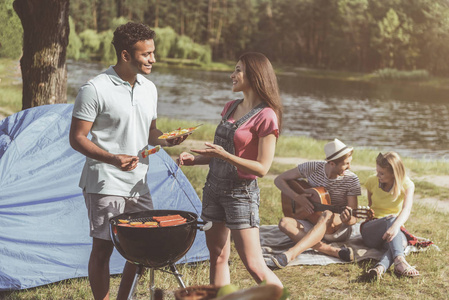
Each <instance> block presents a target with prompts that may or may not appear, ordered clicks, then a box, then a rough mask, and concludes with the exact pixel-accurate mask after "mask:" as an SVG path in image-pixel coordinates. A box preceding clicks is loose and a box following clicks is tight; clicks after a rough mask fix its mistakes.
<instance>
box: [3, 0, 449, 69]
mask: <svg viewBox="0 0 449 300" xmlns="http://www.w3.org/2000/svg"><path fill="white" fill-rule="evenodd" d="M0 2H3V3H2V4H1V5H0V26H1V28H2V31H1V32H0V43H1V45H0V58H1V57H8V58H19V57H20V55H21V51H22V48H21V47H19V46H18V43H19V42H20V40H21V36H22V26H21V23H20V20H19V18H18V17H17V15H16V13H15V12H14V9H13V8H12V2H13V0H0ZM69 15H70V35H69V45H68V49H67V58H69V59H76V60H77V59H87V60H99V61H103V62H105V63H113V62H115V53H114V50H113V47H112V45H111V43H110V41H111V37H112V34H113V30H114V29H115V28H116V27H117V26H118V25H120V24H122V23H125V22H127V21H128V20H132V21H134V22H142V23H145V24H148V25H149V26H150V27H151V28H153V29H155V30H156V33H157V38H156V45H157V56H158V58H159V59H165V58H177V59H190V60H193V61H195V62H197V63H198V64H202V65H204V64H210V63H211V62H212V61H228V60H231V61H234V60H235V59H236V58H237V57H238V56H239V55H240V54H242V53H243V52H246V51H251V50H254V51H260V52H263V53H264V54H266V55H267V56H268V57H269V58H270V60H272V61H273V62H276V63H277V64H278V65H288V66H301V67H308V68H317V69H327V70H346V71H356V72H363V73H371V72H377V74H379V75H381V76H382V75H384V76H391V75H392V74H393V75H397V74H401V72H406V73H403V74H407V75H409V76H413V77H419V78H426V77H428V76H449V60H447V57H449V1H447V0H386V1H376V0H176V1H175V0H71V1H70V12H69ZM407 72H408V73H407Z"/></svg>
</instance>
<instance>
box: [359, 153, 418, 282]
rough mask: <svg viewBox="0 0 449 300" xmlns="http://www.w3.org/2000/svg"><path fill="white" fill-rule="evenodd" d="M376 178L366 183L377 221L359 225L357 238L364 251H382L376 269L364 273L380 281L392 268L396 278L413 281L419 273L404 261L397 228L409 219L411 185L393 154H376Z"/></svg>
mask: <svg viewBox="0 0 449 300" xmlns="http://www.w3.org/2000/svg"><path fill="white" fill-rule="evenodd" d="M376 164H377V166H376V171H377V176H376V175H373V176H371V177H369V178H368V180H367V181H366V184H365V186H366V189H367V191H368V202H369V206H370V207H371V208H372V209H373V211H374V214H375V216H376V217H377V218H378V219H375V220H371V221H368V222H366V223H364V224H363V225H362V228H361V234H362V238H363V241H364V243H365V244H366V245H367V246H368V247H372V248H379V249H383V250H385V252H384V254H383V255H382V257H381V259H380V260H379V262H378V263H377V265H376V266H375V267H374V268H373V269H370V270H368V275H369V276H370V277H372V278H376V279H378V278H380V277H381V276H382V274H383V273H385V271H386V270H388V268H389V267H390V266H391V265H392V264H394V272H395V274H397V275H399V276H407V277H415V276H419V272H418V271H417V270H416V269H415V268H414V267H412V266H410V265H409V264H408V262H407V261H406V260H405V255H404V248H405V246H406V245H407V240H406V238H405V235H404V234H403V233H402V231H401V226H402V225H404V223H405V222H406V221H407V219H408V217H409V216H410V211H411V209H412V204H413V194H414V191H415V185H414V183H413V182H412V181H411V180H410V178H409V177H408V176H406V174H405V167H404V164H403V163H402V160H401V158H400V157H399V155H398V154H397V153H396V152H387V153H385V154H382V153H379V156H378V157H377V159H376Z"/></svg>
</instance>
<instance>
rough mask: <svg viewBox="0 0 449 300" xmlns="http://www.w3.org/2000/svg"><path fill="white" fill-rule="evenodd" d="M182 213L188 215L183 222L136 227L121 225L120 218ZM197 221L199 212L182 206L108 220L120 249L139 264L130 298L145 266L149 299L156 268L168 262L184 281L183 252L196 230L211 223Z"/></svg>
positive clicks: (146, 218) (132, 219) (142, 219)
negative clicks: (180, 265) (180, 267)
mask: <svg viewBox="0 0 449 300" xmlns="http://www.w3.org/2000/svg"><path fill="white" fill-rule="evenodd" d="M167 215H180V216H182V217H183V218H185V219H186V222H185V223H183V224H178V225H172V226H166V227H150V228H149V227H146V228H143V227H133V226H129V227H126V226H120V225H119V224H121V222H120V221H119V220H127V221H129V222H150V221H153V217H157V216H167ZM198 224H203V225H204V224H206V222H203V221H198V215H197V214H195V213H192V212H188V211H182V210H148V211H142V212H137V213H125V214H121V215H118V216H116V217H113V218H111V219H110V220H109V226H110V233H111V238H112V242H113V243H114V246H115V248H116V249H117V251H118V252H119V253H120V254H121V255H122V256H123V257H124V258H126V260H128V261H129V262H131V263H134V264H136V265H137V271H136V275H135V277H134V281H133V284H132V286H131V290H130V292H129V296H128V299H132V295H133V294H134V289H135V288H136V284H137V281H138V280H139V277H140V275H141V274H142V272H143V270H144V268H145V267H146V268H149V269H150V299H153V297H154V269H158V268H161V267H165V266H169V268H170V270H171V272H172V274H173V275H175V277H176V279H177V281H178V283H179V285H180V286H181V287H182V288H185V284H184V282H183V280H182V278H181V276H182V275H181V274H179V273H178V270H177V269H176V266H175V263H176V262H177V261H178V260H179V259H180V258H181V257H182V256H184V255H185V254H186V253H187V251H189V249H190V247H192V244H193V242H194V240H195V237H196V231H197V230H198V229H199V230H207V229H209V228H210V227H211V225H212V223H207V224H206V225H205V226H199V225H198Z"/></svg>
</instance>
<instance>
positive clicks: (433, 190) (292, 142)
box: [0, 60, 449, 300]
mask: <svg viewBox="0 0 449 300" xmlns="http://www.w3.org/2000/svg"><path fill="white" fill-rule="evenodd" d="M16 67H17V62H16V63H15V64H14V63H12V64H9V63H8V62H7V61H3V60H0V74H6V73H7V72H14V71H16ZM4 70H5V72H6V73H4V72H3V71H4ZM1 80H2V81H1V82H0V113H1V112H2V111H12V112H15V111H18V110H20V106H21V105H20V101H21V99H20V97H21V96H20V94H21V85H18V84H15V83H14V82H13V81H12V80H11V81H8V80H10V79H8V76H3V75H2V77H1ZM9 99H11V100H9ZM7 114H10V113H8V112H7ZM196 124H198V123H197V122H194V121H186V120H172V119H168V118H160V119H158V126H159V127H160V128H161V129H162V130H164V131H168V130H172V129H174V128H177V127H187V126H188V127H190V126H192V125H196ZM214 130H215V125H214V124H204V126H202V127H200V128H199V129H198V130H197V131H196V132H195V133H194V134H192V135H191V136H190V137H189V139H188V140H187V141H186V145H181V146H180V147H173V148H167V149H166V150H167V152H168V153H169V154H171V155H172V156H173V157H176V156H177V155H178V154H179V153H180V152H181V151H185V150H187V151H188V150H189V149H190V148H191V147H201V144H202V141H212V139H213V134H214ZM187 142H189V143H187ZM325 142H326V141H318V140H314V139H310V138H306V137H287V136H282V137H281V138H280V139H279V141H278V144H277V149H276V160H275V162H274V163H273V166H272V168H271V170H270V173H269V174H268V175H267V176H265V177H264V178H262V179H260V187H261V207H260V215H261V222H262V225H268V224H277V222H278V221H279V219H280V218H281V217H282V212H281V207H280V195H279V192H278V190H277V189H276V188H275V187H274V184H273V178H274V177H275V176H276V175H277V174H279V173H281V172H283V171H285V170H287V169H289V168H292V167H293V166H295V165H296V163H298V162H299V160H300V159H301V160H309V159H322V158H323V155H322V153H323V150H322V149H323V146H324V143H325ZM393 150H394V149H393ZM377 154H378V151H376V150H375V149H372V150H369V149H357V148H356V151H355V153H354V161H353V165H354V171H355V172H356V173H357V175H358V176H359V177H360V180H361V182H362V183H363V182H364V181H365V180H366V178H367V176H369V175H370V174H372V173H373V172H374V168H375V165H374V161H375V157H376V156H377ZM404 161H405V164H406V166H407V169H408V171H409V173H410V174H411V177H412V179H413V180H414V181H415V183H416V194H417V196H419V197H434V198H437V199H438V200H440V201H448V199H449V189H448V188H446V187H444V186H442V185H437V184H435V183H434V182H433V181H432V180H431V179H426V178H429V177H428V176H430V175H438V176H441V177H442V178H444V179H443V180H447V178H448V177H449V162H447V161H423V160H416V159H411V158H404ZM182 170H183V172H184V173H185V174H186V176H187V177H188V179H189V181H190V182H191V184H192V186H193V187H194V188H195V190H196V192H197V194H198V196H199V197H200V198H201V189H202V186H203V184H204V181H205V177H206V174H207V167H183V168H182ZM418 177H419V178H420V179H419V180H417V179H416V178H418ZM365 195H366V192H365V191H364V195H363V196H362V197H360V198H359V202H360V205H366V201H367V200H366V196H365ZM406 226H407V228H408V229H409V231H410V232H412V233H414V234H415V235H417V236H422V237H427V238H429V239H431V240H433V241H434V242H435V243H436V244H437V245H438V246H439V248H440V249H441V251H435V250H430V251H427V252H422V253H419V254H413V255H410V256H409V258H408V260H409V262H410V263H411V264H412V265H416V266H417V268H418V270H419V271H420V272H421V274H422V275H421V277H420V278H415V279H407V278H397V277H396V276H395V275H394V274H392V273H391V272H388V273H387V274H386V275H385V276H384V279H383V280H382V281H381V282H380V283H367V282H365V281H363V277H362V274H363V273H364V272H365V271H366V269H367V268H369V267H370V264H369V262H362V263H354V264H332V265H328V266H296V267H289V268H286V269H283V270H277V271H275V273H276V274H277V275H278V276H279V278H280V279H281V280H282V282H283V283H284V285H285V287H286V288H287V289H288V291H289V292H290V294H291V299H337V298H342V297H344V298H349V299H385V298H391V299H408V298H415V299H448V296H447V291H448V290H449V279H448V276H447V274H448V272H449V267H448V265H449V256H448V255H447V250H448V247H449V233H448V231H447V228H448V227H449V218H448V213H447V212H445V211H443V210H439V209H437V208H435V207H433V206H429V205H425V204H421V203H420V202H416V203H415V204H414V206H413V210H412V214H411V217H410V219H409V221H408V222H407V223H406ZM86 263H87V262H86ZM230 269H231V278H232V282H233V283H234V284H236V285H237V286H238V287H240V288H247V287H251V286H254V285H255V284H254V282H253V280H252V279H251V278H250V276H249V274H248V273H247V272H246V270H245V268H244V266H243V264H242V263H241V261H240V259H239V258H238V256H237V254H236V251H235V249H233V252H232V263H231V266H230ZM179 271H180V273H181V274H183V275H184V278H183V279H184V281H185V283H186V285H187V286H190V285H202V284H207V283H208V272H209V266H208V264H207V262H204V263H199V264H197V265H185V266H180V268H179ZM119 282H120V276H112V279H111V296H112V298H115V297H116V294H117V290H118V286H119ZM155 284H156V287H158V288H162V289H164V290H165V291H166V296H165V298H164V299H165V300H168V299H174V297H173V294H172V293H173V291H174V290H175V289H177V288H178V285H177V282H176V281H175V279H174V276H172V275H168V274H166V273H163V272H156V282H155ZM148 286H149V275H148V274H145V275H144V277H143V278H142V279H141V281H140V282H139V285H138V298H139V299H148V298H149V292H148ZM0 299H8V300H10V299H11V300H13V299H14V300H15V299H80V300H84V299H92V296H91V293H90V288H89V282H88V280H87V278H78V279H71V280H66V281H63V282H58V283H54V284H50V285H46V286H42V287H37V288H33V289H29V290H24V291H13V292H0Z"/></svg>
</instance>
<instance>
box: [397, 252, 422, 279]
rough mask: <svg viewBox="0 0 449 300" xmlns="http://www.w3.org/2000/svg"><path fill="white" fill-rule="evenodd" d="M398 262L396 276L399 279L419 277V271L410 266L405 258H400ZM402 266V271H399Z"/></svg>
mask: <svg viewBox="0 0 449 300" xmlns="http://www.w3.org/2000/svg"><path fill="white" fill-rule="evenodd" d="M398 260H399V261H398V262H397V261H396V259H395V261H394V274H396V276H398V277H402V276H404V277H410V278H413V277H417V276H419V272H418V270H416V269H415V267H414V266H410V264H409V263H408V262H407V261H406V260H405V258H404V257H403V256H400V257H399V258H398ZM401 265H402V270H399V268H398V267H399V266H401Z"/></svg>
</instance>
